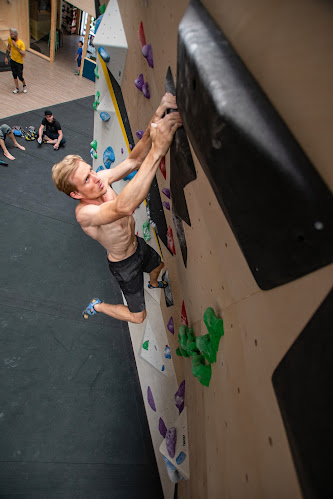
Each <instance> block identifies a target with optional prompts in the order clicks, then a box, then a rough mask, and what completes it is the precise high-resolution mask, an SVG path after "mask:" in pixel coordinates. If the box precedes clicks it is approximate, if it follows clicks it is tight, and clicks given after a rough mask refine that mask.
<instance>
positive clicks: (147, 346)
mask: <svg viewBox="0 0 333 499" xmlns="http://www.w3.org/2000/svg"><path fill="white" fill-rule="evenodd" d="M142 348H144V349H145V350H148V348H149V340H147V341H145V342H144V343H143V344H142Z"/></svg>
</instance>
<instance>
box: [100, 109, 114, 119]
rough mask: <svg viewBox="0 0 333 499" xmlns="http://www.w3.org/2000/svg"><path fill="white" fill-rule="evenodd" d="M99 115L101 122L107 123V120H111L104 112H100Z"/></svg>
mask: <svg viewBox="0 0 333 499" xmlns="http://www.w3.org/2000/svg"><path fill="white" fill-rule="evenodd" d="M99 115H100V117H101V119H102V120H103V121H109V119H110V118H111V116H110V115H109V113H107V112H106V111H102V112H101V113H99Z"/></svg>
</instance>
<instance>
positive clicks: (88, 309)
mask: <svg viewBox="0 0 333 499" xmlns="http://www.w3.org/2000/svg"><path fill="white" fill-rule="evenodd" d="M97 303H102V302H101V300H100V299H99V298H93V299H92V300H91V302H90V303H89V305H88V306H87V307H86V308H85V309H84V310H83V312H82V316H83V318H84V319H88V317H89V315H96V314H97V313H98V312H97V311H96V310H95V309H94V306H95V305H96V304H97Z"/></svg>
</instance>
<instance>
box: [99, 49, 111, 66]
mask: <svg viewBox="0 0 333 499" xmlns="http://www.w3.org/2000/svg"><path fill="white" fill-rule="evenodd" d="M98 53H99V55H100V56H101V58H102V59H103V61H104V62H109V60H110V56H109V54H108V53H107V51H106V50H105V48H103V47H99V49H98Z"/></svg>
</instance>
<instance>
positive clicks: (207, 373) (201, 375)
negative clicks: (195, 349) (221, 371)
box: [192, 355, 212, 386]
mask: <svg viewBox="0 0 333 499" xmlns="http://www.w3.org/2000/svg"><path fill="white" fill-rule="evenodd" d="M192 374H193V376H195V377H196V378H198V380H199V381H200V383H201V384H202V385H204V386H209V383H210V379H211V377H212V366H211V365H210V364H206V362H205V358H204V356H203V355H193V357H192Z"/></svg>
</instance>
